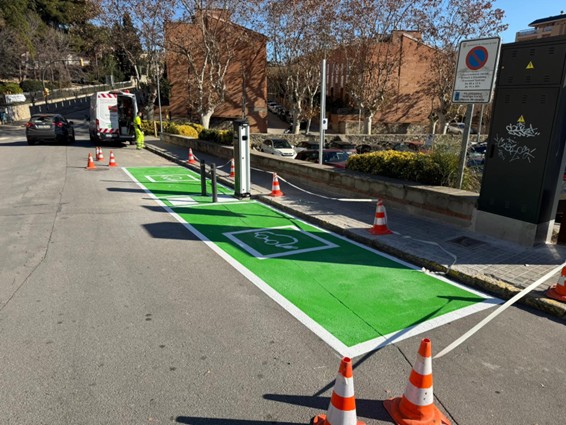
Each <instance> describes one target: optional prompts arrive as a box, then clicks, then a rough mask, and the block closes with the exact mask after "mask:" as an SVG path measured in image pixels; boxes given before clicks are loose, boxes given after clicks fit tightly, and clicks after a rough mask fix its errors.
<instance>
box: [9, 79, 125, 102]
mask: <svg viewBox="0 0 566 425" xmlns="http://www.w3.org/2000/svg"><path fill="white" fill-rule="evenodd" d="M131 87H134V83H133V82H132V81H122V82H119V83H114V84H112V85H110V84H98V85H92V86H81V87H69V88H64V89H53V90H50V93H49V97H48V98H47V99H48V101H49V102H57V101H58V100H63V99H69V98H75V99H78V98H80V97H85V96H89V95H91V94H93V93H96V92H99V91H108V90H119V89H124V88H131ZM22 94H23V96H24V98H22V99H18V100H17V101H12V100H11V99H10V97H8V98H6V95H0V106H8V105H18V104H29V103H31V104H32V105H35V104H36V103H37V102H44V101H45V97H44V96H43V91H34V92H26V93H22ZM18 97H21V96H18Z"/></svg>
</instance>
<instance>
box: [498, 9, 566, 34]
mask: <svg viewBox="0 0 566 425" xmlns="http://www.w3.org/2000/svg"><path fill="white" fill-rule="evenodd" d="M493 4H494V6H493V7H494V8H495V9H497V8H498V9H503V10H504V11H505V18H504V20H503V21H504V22H505V23H506V24H509V29H508V30H507V31H505V32H503V33H501V34H499V36H500V37H501V42H502V43H513V42H514V41H515V33H516V32H518V31H521V30H525V29H528V28H530V27H529V24H530V23H531V22H533V21H536V20H537V19H543V18H548V17H549V16H556V15H560V11H564V12H565V13H566V0H494V2H493Z"/></svg>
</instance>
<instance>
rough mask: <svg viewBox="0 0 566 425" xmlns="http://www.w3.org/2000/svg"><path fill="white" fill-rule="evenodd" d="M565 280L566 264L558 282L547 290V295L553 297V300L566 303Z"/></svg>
mask: <svg viewBox="0 0 566 425" xmlns="http://www.w3.org/2000/svg"><path fill="white" fill-rule="evenodd" d="M564 281H566V266H565V267H562V272H561V273H560V278H559V279H558V283H557V284H556V285H552V286H551V287H550V288H548V290H547V291H546V296H547V297H549V298H552V299H553V300H556V301H562V302H563V303H566V286H565V283H564Z"/></svg>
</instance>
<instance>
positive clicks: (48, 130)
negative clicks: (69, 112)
mask: <svg viewBox="0 0 566 425" xmlns="http://www.w3.org/2000/svg"><path fill="white" fill-rule="evenodd" d="M26 139H27V141H28V144H29V145H33V144H34V143H36V142H40V141H43V142H65V143H74V142H75V129H74V128H73V121H67V119H66V118H65V117H64V116H63V115H60V114H34V115H32V116H31V118H30V119H29V121H28V122H27V123H26Z"/></svg>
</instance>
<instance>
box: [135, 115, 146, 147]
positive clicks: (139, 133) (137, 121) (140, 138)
mask: <svg viewBox="0 0 566 425" xmlns="http://www.w3.org/2000/svg"><path fill="white" fill-rule="evenodd" d="M141 115H142V113H141V111H139V112H138V114H137V115H136V117H135V118H134V131H135V133H136V144H137V145H138V146H137V148H136V149H143V148H144V147H145V144H144V142H145V140H144V136H143V130H142V128H141Z"/></svg>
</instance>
